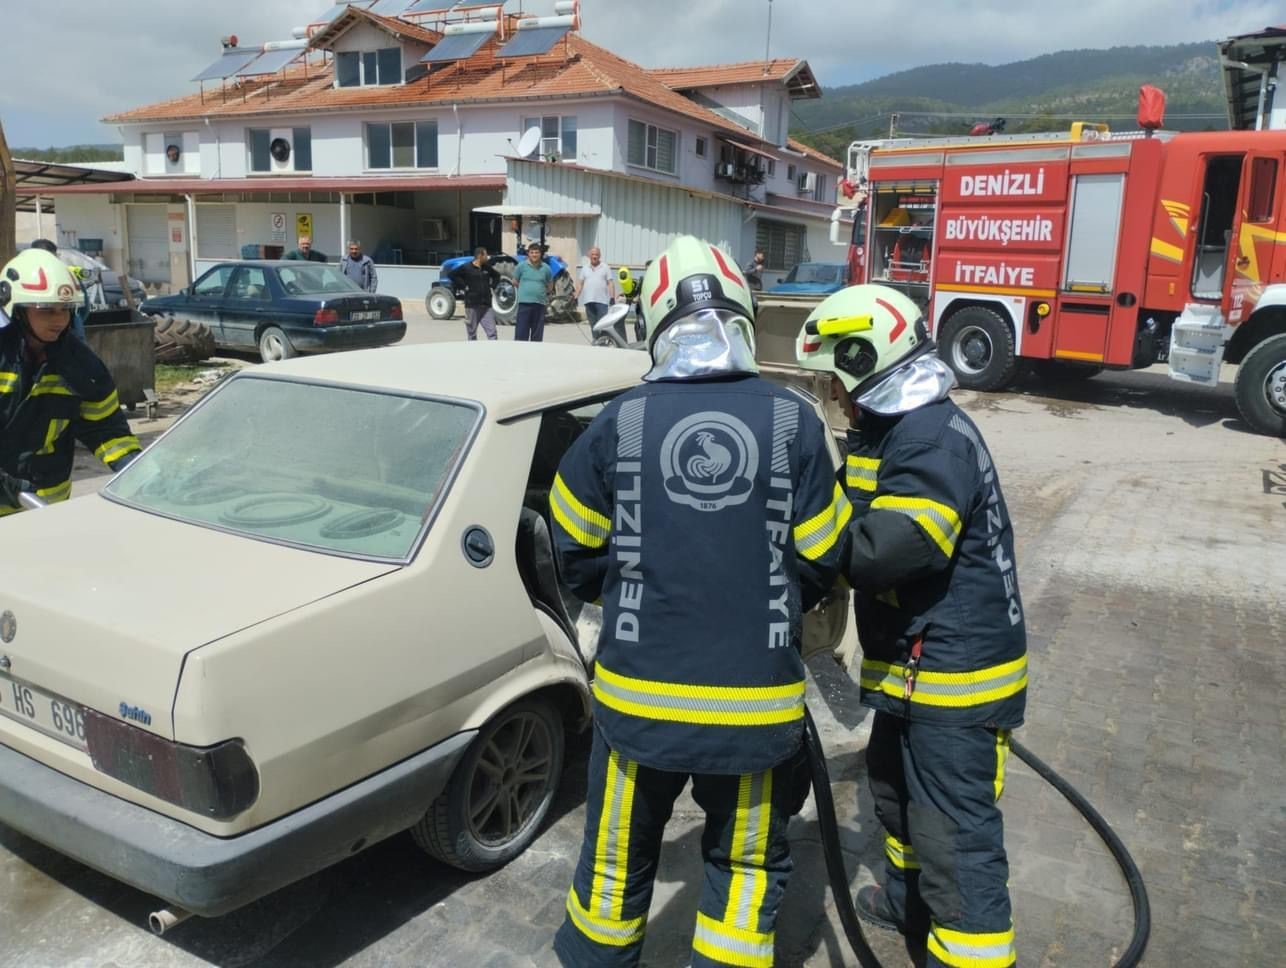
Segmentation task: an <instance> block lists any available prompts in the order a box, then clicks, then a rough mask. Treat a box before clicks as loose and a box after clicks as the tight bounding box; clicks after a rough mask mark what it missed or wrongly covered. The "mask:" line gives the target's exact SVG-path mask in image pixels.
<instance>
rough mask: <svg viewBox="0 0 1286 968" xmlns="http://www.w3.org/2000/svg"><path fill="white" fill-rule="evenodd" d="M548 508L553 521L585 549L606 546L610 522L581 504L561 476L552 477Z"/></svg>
mask: <svg viewBox="0 0 1286 968" xmlns="http://www.w3.org/2000/svg"><path fill="white" fill-rule="evenodd" d="M549 508H550V510H551V511H552V512H553V515H554V520H555V521H556V522H557V523H558V524H559V525H560V526H561V527H562V529H563V530H564V531H566V532H567V533H568V534H569V535H571V536H572V538H574V539H575V540H576V542H577V543H578V544H582V545H584V546H585V547H586V548H601V547H603V545H605V544H607V539H608V537H609V536H610V535H611V533H612V522H611V520H610V519H608V518H607V517H605V516H604V515H602V514H599V513H598V512H597V511H595V510H594V509H593V508H590V507H587V506H586V505H585V504H583V503H582V502H581V501H580V500H579V499H578V498H577V497H576V495H575V494H573V493H572V492H571V488H569V487H568V486H567V484H566V482H564V481H563V476H562V475H561V474H558V475H556V476H555V477H554V489H553V491H552V492H551V493H550V500H549Z"/></svg>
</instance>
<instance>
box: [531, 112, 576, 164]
mask: <svg viewBox="0 0 1286 968" xmlns="http://www.w3.org/2000/svg"><path fill="white" fill-rule="evenodd" d="M532 128H539V129H540V157H542V158H544V159H545V160H546V161H548V160H551V159H553V160H556V161H575V160H576V118H575V117H559V116H558V115H549V116H547V117H543V118H523V119H522V130H523V131H530V130H531V129H532Z"/></svg>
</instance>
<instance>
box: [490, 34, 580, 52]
mask: <svg viewBox="0 0 1286 968" xmlns="http://www.w3.org/2000/svg"><path fill="white" fill-rule="evenodd" d="M570 31H571V28H570V27H533V28H532V29H531V30H520V31H518V33H516V34H515V35H514V39H513V40H511V41H509V43H507V44H505V46H504V47H503V48H501V50H500V53H498V54H497V55H496V56H497V57H535V56H536V55H537V54H547V53H549V51H550V50H552V49H553V46H554V44H556V43H558V42H559V41H560V40H562V39H563V38H564V37H566V36H567V34H568V33H569V32H570Z"/></svg>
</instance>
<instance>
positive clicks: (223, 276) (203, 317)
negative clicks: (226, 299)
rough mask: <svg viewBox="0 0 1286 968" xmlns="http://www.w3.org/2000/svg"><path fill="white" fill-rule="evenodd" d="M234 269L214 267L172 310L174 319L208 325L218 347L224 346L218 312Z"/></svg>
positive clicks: (227, 266)
mask: <svg viewBox="0 0 1286 968" xmlns="http://www.w3.org/2000/svg"><path fill="white" fill-rule="evenodd" d="M235 269H236V266H232V265H220V266H215V267H214V268H213V269H211V270H210V271H209V272H207V273H206V274H205V275H203V276H201V278H199V279H198V280H197V281H196V282H195V283H193V285H192V288H191V289H189V290H188V291H187V292H186V293H184V295H183V298H182V302H181V304H179V305H178V306H176V307H175V308H174V310H173V315H174V316H175V317H176V318H179V319H194V320H196V321H197V322H200V323H205V324H206V325H208V326H209V327H210V331H211V333H213V334H214V339H215V342H216V343H218V344H219V345H220V346H223V345H226V344H225V343H224V340H223V335H222V333H221V332H220V326H219V310H220V308H221V307H222V306H223V295H224V293H225V292H226V291H227V288H228V280H230V279H231V278H232V273H233V271H234V270H235Z"/></svg>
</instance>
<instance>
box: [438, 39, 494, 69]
mask: <svg viewBox="0 0 1286 968" xmlns="http://www.w3.org/2000/svg"><path fill="white" fill-rule="evenodd" d="M494 36H495V34H489V33H482V32H479V33H476V34H451V35H449V36H447V37H443V38H442V39H441V40H440V41H438V43H437V44H436V45H434V47H433V49H432V50H431V51H429V52H428V53H427V54H425V55H424V56H423V57H421V58H420V63H421V64H442V63H445V62H446V61H458V60H467V59H468V58H470V57H472V56H473V55H474V54H476V53H477V52H478V51H479V50H481V49H482V45H483V44H485V43H486V42H487V41H488V40H490V39H491V38H492V37H494Z"/></svg>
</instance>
